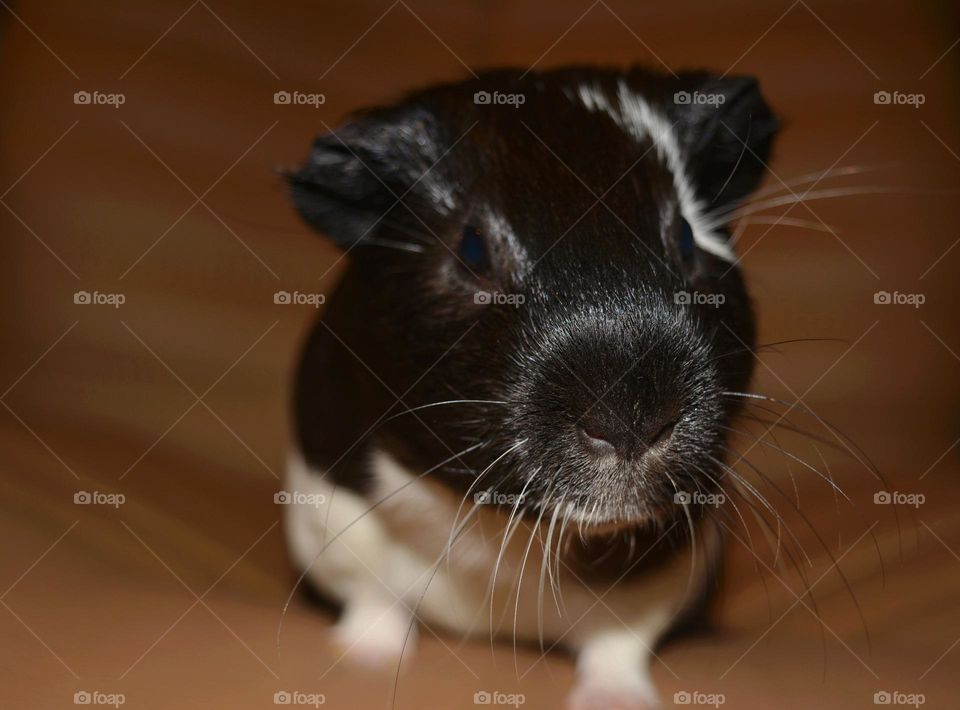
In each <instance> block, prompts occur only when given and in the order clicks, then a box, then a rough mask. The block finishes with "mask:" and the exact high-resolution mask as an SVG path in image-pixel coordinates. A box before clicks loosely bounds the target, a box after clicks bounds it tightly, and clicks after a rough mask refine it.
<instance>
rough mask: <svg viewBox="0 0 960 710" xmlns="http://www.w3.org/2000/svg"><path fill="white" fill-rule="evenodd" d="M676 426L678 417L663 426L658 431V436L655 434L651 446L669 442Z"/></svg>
mask: <svg viewBox="0 0 960 710" xmlns="http://www.w3.org/2000/svg"><path fill="white" fill-rule="evenodd" d="M676 426H677V420H676V419H674V420H672V421H669V422H667V423H666V424H664V425H663V428H661V429H660V431H658V432H657V434H656V436H654V437H653V439H651V440H650V446H651V447H654V446H661V445H663V444H665V443H667V442H668V441H670V437H671V436H673V430H674V429H675V428H676Z"/></svg>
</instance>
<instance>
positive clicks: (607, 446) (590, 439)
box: [577, 418, 676, 458]
mask: <svg viewBox="0 0 960 710" xmlns="http://www.w3.org/2000/svg"><path fill="white" fill-rule="evenodd" d="M675 426H676V420H675V419H672V418H671V419H666V420H664V419H662V418H654V419H653V420H652V421H649V422H642V423H640V424H638V425H636V426H630V425H628V424H627V423H626V422H623V421H620V420H617V419H616V418H613V420H612V421H609V420H608V421H605V422H602V423H601V422H597V421H589V422H588V421H581V422H580V423H579V424H578V425H577V438H578V439H579V441H580V445H581V446H582V447H583V448H584V449H585V450H586V451H588V452H589V453H591V454H593V455H594V456H610V455H617V456H620V457H621V458H633V457H636V456H642V455H644V454H645V453H647V451H650V450H651V449H655V448H659V447H663V446H666V445H667V443H668V442H669V441H670V437H671V436H672V435H673V430H674V427H675Z"/></svg>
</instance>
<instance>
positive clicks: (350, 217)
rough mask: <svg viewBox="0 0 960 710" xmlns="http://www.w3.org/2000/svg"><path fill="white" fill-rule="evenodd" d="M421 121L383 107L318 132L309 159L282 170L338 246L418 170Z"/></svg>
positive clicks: (372, 221)
mask: <svg viewBox="0 0 960 710" xmlns="http://www.w3.org/2000/svg"><path fill="white" fill-rule="evenodd" d="M423 125H424V124H423V122H422V121H420V122H417V121H413V122H411V121H408V120H404V118H402V117H401V116H400V115H398V113H397V112H396V111H393V110H382V111H379V112H371V113H369V114H365V115H362V116H359V117H357V118H355V119H354V120H351V121H349V122H348V123H347V124H346V125H344V126H342V127H340V128H338V129H336V130H335V131H331V132H330V133H327V134H324V135H321V136H320V137H318V138H317V139H316V140H315V141H314V143H313V149H312V151H311V153H310V158H309V159H308V161H307V163H306V164H305V165H304V166H303V167H302V168H300V169H299V170H296V171H293V172H290V173H287V174H286V175H285V177H286V180H287V183H288V184H289V186H290V194H291V197H292V199H293V203H294V206H295V207H296V209H297V211H298V212H299V213H300V215H301V216H302V217H303V219H304V220H305V221H306V222H307V223H308V224H309V225H310V226H312V227H314V228H315V229H317V230H318V231H320V232H322V233H324V234H326V235H328V236H329V237H330V238H331V239H333V241H334V242H335V243H337V244H338V245H339V246H341V247H343V248H350V247H351V246H353V245H355V244H356V243H357V242H359V241H360V240H361V239H362V238H363V237H364V236H366V235H367V234H369V233H371V232H373V231H374V228H375V227H376V225H377V223H378V222H379V221H380V220H381V219H382V218H383V217H384V215H385V213H386V212H387V211H389V210H390V208H391V206H393V205H394V204H395V203H396V202H397V201H398V198H399V197H400V196H401V195H402V194H403V193H404V192H405V191H406V190H407V187H408V185H409V184H412V182H413V180H415V179H416V178H415V177H414V178H413V180H410V181H409V182H408V177H409V176H410V175H418V174H420V173H418V172H417V170H418V169H419V166H420V164H421V163H422V162H423V161H424V159H425V158H424V156H423V155H422V150H423V147H424V146H425V145H426V141H425V140H422V139H418V135H419V134H420V132H419V131H418V130H417V128H422V127H423Z"/></svg>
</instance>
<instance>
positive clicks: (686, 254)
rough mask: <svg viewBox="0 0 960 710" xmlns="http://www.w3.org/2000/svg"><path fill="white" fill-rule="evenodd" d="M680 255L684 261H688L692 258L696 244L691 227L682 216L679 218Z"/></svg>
mask: <svg viewBox="0 0 960 710" xmlns="http://www.w3.org/2000/svg"><path fill="white" fill-rule="evenodd" d="M679 246H680V257H681V258H682V259H683V261H684V263H689V262H690V260H691V259H693V255H694V252H695V251H696V248H697V244H696V242H695V241H694V238H693V227H691V226H690V223H689V222H688V221H687V220H685V219H684V218H683V217H681V218H680V241H679Z"/></svg>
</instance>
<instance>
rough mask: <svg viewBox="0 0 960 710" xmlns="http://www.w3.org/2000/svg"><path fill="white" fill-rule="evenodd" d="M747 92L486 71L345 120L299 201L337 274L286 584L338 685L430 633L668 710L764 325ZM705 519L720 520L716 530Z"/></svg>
mask: <svg viewBox="0 0 960 710" xmlns="http://www.w3.org/2000/svg"><path fill="white" fill-rule="evenodd" d="M776 130H777V121H776V119H775V118H774V116H773V115H772V113H771V111H770V110H769V109H768V107H767V105H766V104H765V102H764V100H763V98H762V97H761V95H760V92H759V89H758V87H757V83H756V81H754V80H753V79H750V78H744V77H729V78H727V77H718V76H716V75H712V74H709V73H706V72H690V73H683V74H680V75H679V76H670V75H660V74H657V73H654V72H651V71H649V70H646V69H642V68H631V69H629V70H616V69H600V68H588V67H574V68H566V69H560V70H553V71H547V72H541V73H533V72H529V73H528V72H522V71H514V70H502V71H491V72H485V73H483V74H481V75H480V76H479V77H478V78H475V79H470V80H467V81H463V82H461V83H454V84H447V85H442V86H436V87H432V88H428V89H426V90H423V91H419V92H416V93H414V94H412V95H410V96H408V97H407V98H406V99H405V100H403V101H400V102H399V103H396V104H394V105H391V106H386V107H381V108H374V109H370V110H366V111H363V112H361V113H359V114H356V115H354V116H353V117H351V118H350V119H349V120H348V121H346V122H345V123H344V124H343V125H342V126H340V127H339V128H338V129H336V130H334V131H329V132H327V133H325V134H323V135H321V136H320V137H319V138H317V139H316V141H315V142H314V145H313V149H312V152H311V154H310V156H309V159H308V160H307V162H306V164H305V165H303V167H302V168H301V169H299V170H297V171H295V172H293V173H291V174H289V175H288V180H289V184H290V188H291V191H292V196H293V201H294V203H295V205H296V208H297V209H298V210H299V212H300V214H301V215H302V216H303V217H304V218H305V220H306V221H307V222H308V223H309V224H310V225H312V226H313V227H315V228H316V229H317V230H318V231H319V232H321V233H323V234H325V235H327V236H328V237H329V238H330V239H332V240H333V241H334V242H335V243H336V244H337V245H339V246H340V247H342V248H343V250H344V251H345V252H346V253H347V254H348V257H347V260H348V265H347V266H346V268H345V270H344V272H343V275H342V278H341V281H340V283H339V286H338V287H337V290H336V292H335V293H333V294H332V297H331V298H330V299H329V300H328V305H327V307H326V310H325V312H324V313H323V316H322V318H321V319H320V321H319V322H318V323H317V325H316V326H315V327H314V329H313V330H312V332H311V334H310V336H309V339H308V341H307V343H306V346H305V348H304V351H303V356H302V359H301V361H300V365H299V370H298V374H297V377H296V392H295V418H296V445H295V448H294V450H293V452H292V453H291V456H290V460H289V470H288V488H290V489H291V490H292V491H296V492H297V493H307V494H314V495H315V497H313V498H310V499H309V500H311V501H317V500H322V501H323V502H322V504H320V505H319V506H316V505H290V506H287V508H286V510H287V519H286V531H287V537H288V542H289V548H290V551H291V555H292V558H293V560H294V563H295V564H296V565H297V567H298V568H299V570H300V571H302V572H303V573H304V575H305V577H306V578H307V580H308V581H309V583H310V584H311V586H313V587H315V588H316V589H317V590H318V591H320V592H321V593H323V594H324V595H326V596H327V597H330V598H332V599H333V600H335V601H336V602H338V603H339V604H340V605H341V606H342V612H341V616H340V619H339V621H338V623H337V625H336V627H335V632H336V633H335V638H336V639H337V641H338V643H339V644H340V645H341V646H342V647H343V648H344V649H349V652H348V654H347V655H348V658H352V659H354V660H357V661H360V662H364V663H368V664H376V663H385V664H392V663H394V662H398V661H399V657H400V656H401V655H402V654H403V651H404V648H408V644H407V640H408V635H409V634H410V632H411V630H412V629H413V628H414V627H415V624H414V620H416V619H419V620H422V621H423V622H424V623H426V624H430V625H436V626H438V627H444V628H446V629H447V630H448V631H449V632H453V633H458V634H474V635H477V636H481V637H486V636H488V635H497V636H501V637H507V638H513V639H515V640H521V641H527V642H529V641H534V640H535V641H538V642H539V643H541V644H542V645H544V646H550V647H552V646H554V645H557V644H559V645H561V646H562V647H565V648H566V649H568V650H570V651H571V652H572V653H573V654H574V655H575V656H576V658H577V678H578V680H577V684H576V687H575V689H574V690H573V692H572V694H571V695H570V706H571V707H572V708H651V707H656V706H657V695H656V692H655V689H654V687H653V684H652V682H651V680H650V675H649V667H648V666H649V660H650V658H651V656H652V653H653V652H652V650H651V649H653V648H654V647H655V645H656V644H657V642H658V640H660V639H661V638H662V637H663V636H664V635H665V634H666V633H667V632H669V631H670V630H671V629H673V628H674V627H675V626H676V625H677V624H678V623H679V622H680V621H681V620H683V619H685V618H688V617H689V616H690V615H691V614H694V613H696V612H697V611H698V609H700V608H702V606H703V604H704V603H705V600H706V599H707V597H708V596H709V591H710V589H711V587H712V581H713V579H714V575H715V573H716V568H717V563H718V560H719V558H720V556H721V549H722V545H721V539H720V536H719V533H718V529H719V526H718V525H716V524H713V525H711V520H712V518H713V516H714V511H715V510H716V508H715V507H714V506H713V505H711V504H709V501H711V500H713V501H715V500H718V498H711V497H710V496H711V495H713V496H717V495H722V493H721V492H722V490H723V486H724V480H723V479H724V469H723V459H724V456H723V453H724V448H725V447H724V444H725V432H726V431H727V429H726V427H727V426H728V425H729V424H730V419H731V417H733V416H734V415H735V413H736V409H737V406H736V402H737V401H738V400H737V398H735V397H732V396H729V393H732V392H738V391H740V390H743V389H744V387H745V385H746V383H747V380H748V379H749V377H750V374H751V364H752V354H751V351H750V348H751V346H752V345H753V342H754V320H753V315H752V311H751V306H750V302H749V300H748V296H747V293H746V291H745V288H744V283H743V280H742V278H741V274H740V271H739V270H738V268H737V266H736V261H735V258H734V255H733V253H732V250H731V247H730V245H729V243H728V237H729V231H728V227H727V224H726V220H727V219H728V215H729V212H730V211H731V209H732V208H733V207H735V206H736V205H737V204H738V203H740V202H741V201H742V200H744V198H746V197H747V196H748V194H749V193H750V192H751V191H752V190H753V189H754V188H755V187H756V186H757V183H758V182H759V180H760V178H761V176H762V173H763V170H764V164H765V161H766V160H767V157H768V154H769V150H770V145H771V142H772V139H773V136H774V134H775V132H776ZM705 501H706V502H705Z"/></svg>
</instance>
